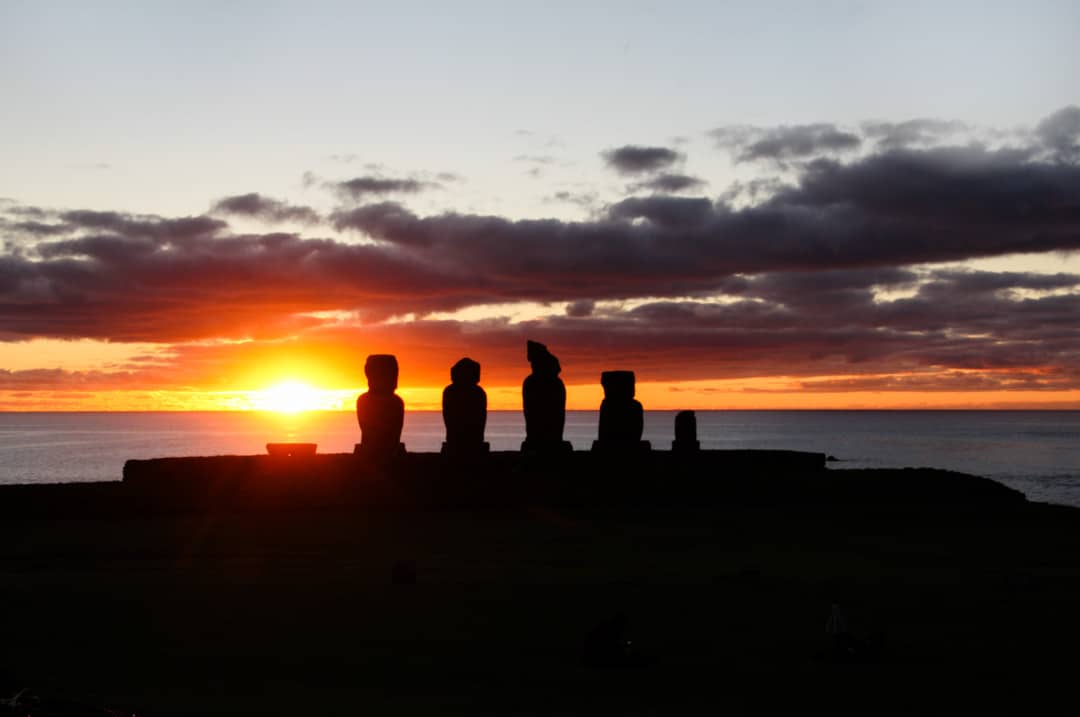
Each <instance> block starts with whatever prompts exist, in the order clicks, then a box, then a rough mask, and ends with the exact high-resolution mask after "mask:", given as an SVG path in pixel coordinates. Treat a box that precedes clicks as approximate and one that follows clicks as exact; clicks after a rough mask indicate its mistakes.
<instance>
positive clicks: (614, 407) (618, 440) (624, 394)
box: [593, 371, 649, 452]
mask: <svg viewBox="0 0 1080 717" xmlns="http://www.w3.org/2000/svg"><path fill="white" fill-rule="evenodd" d="M600 384H601V385H602V386H603V387H604V400H603V401H602V402H601V403H600V431H599V437H598V439H597V440H596V442H595V443H593V450H604V451H620V452H631V451H638V450H648V448H649V442H648V441H643V440H641V432H642V430H644V428H645V411H644V409H642V407H641V403H640V402H639V401H637V400H635V399H634V372H633V371H604V372H603V373H602V374H600Z"/></svg>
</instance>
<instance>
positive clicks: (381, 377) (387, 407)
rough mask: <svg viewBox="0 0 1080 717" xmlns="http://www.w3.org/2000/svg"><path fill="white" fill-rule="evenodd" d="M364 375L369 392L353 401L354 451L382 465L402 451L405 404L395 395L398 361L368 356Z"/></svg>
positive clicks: (379, 355) (386, 355)
mask: <svg viewBox="0 0 1080 717" xmlns="http://www.w3.org/2000/svg"><path fill="white" fill-rule="evenodd" d="M364 375H365V376H366V377H367V382H368V390H367V393H364V394H361V395H360V397H359V398H357V399H356V420H357V422H358V423H359V424H360V443H359V444H357V446H356V451H355V452H356V453H362V454H364V455H367V456H369V457H370V458H371V459H372V460H374V461H376V462H380V463H381V462H385V461H386V460H388V459H390V458H393V457H394V456H397V455H399V454H401V453H404V452H405V444H403V443H402V442H401V427H402V425H403V424H404V422H405V402H404V401H402V400H401V397H400V396H398V395H397V394H396V393H394V391H396V390H397V383H398V363H397V358H396V357H395V356H392V355H390V354H372V355H371V356H368V357H367V361H366V362H365V363H364Z"/></svg>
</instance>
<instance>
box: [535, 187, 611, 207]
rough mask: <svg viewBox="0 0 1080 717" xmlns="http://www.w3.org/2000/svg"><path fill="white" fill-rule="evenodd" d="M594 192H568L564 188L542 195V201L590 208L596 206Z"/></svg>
mask: <svg viewBox="0 0 1080 717" xmlns="http://www.w3.org/2000/svg"><path fill="white" fill-rule="evenodd" d="M597 199H598V197H597V195H596V192H569V191H566V190H563V191H558V192H555V193H554V194H552V195H550V196H547V197H544V202H546V203H549V204H550V203H555V202H562V203H566V204H576V205H577V206H579V207H583V208H585V209H591V208H593V207H594V206H596V203H597Z"/></svg>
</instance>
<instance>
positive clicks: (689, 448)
mask: <svg viewBox="0 0 1080 717" xmlns="http://www.w3.org/2000/svg"><path fill="white" fill-rule="evenodd" d="M700 448H701V444H700V443H698V438H697V416H695V415H694V412H693V411H679V412H678V413H676V414H675V440H674V441H672V442H671V450H673V451H675V452H676V453H693V452H695V451H697V450H699V449H700Z"/></svg>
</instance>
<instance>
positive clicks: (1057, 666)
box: [0, 503, 1080, 715]
mask: <svg viewBox="0 0 1080 717" xmlns="http://www.w3.org/2000/svg"><path fill="white" fill-rule="evenodd" d="M3 512H4V515H5V517H4V519H3V523H2V524H0V635H2V637H3V642H2V644H3V648H2V649H3V652H2V653H0V670H2V674H0V684H2V685H3V686H4V690H5V691H6V692H7V694H4V695H2V696H4V697H6V696H8V695H9V694H11V693H13V692H14V691H15V690H16V689H18V688H21V687H30V688H31V689H32V690H34V691H35V692H37V693H38V694H41V695H48V696H51V697H54V698H59V697H64V698H69V699H72V700H76V701H78V702H80V703H82V704H86V705H108V706H110V707H112V708H115V709H118V710H127V712H126V713H130V712H132V711H134V712H135V713H137V714H152V715H160V714H170V715H172V714H175V715H182V714H183V715H187V714H313V715H319V714H359V713H362V712H371V713H375V714H383V713H416V712H421V713H430V712H498V713H532V714H552V713H571V714H594V713H623V714H672V713H689V712H691V711H693V712H697V711H698V710H700V709H702V708H703V707H708V708H709V709H711V710H714V711H724V712H729V713H730V712H734V713H736V714H741V713H747V712H783V713H792V712H803V711H807V710H810V709H811V708H812V707H813V708H820V707H824V708H826V710H827V711H834V712H836V711H842V712H859V713H863V714H915V713H919V714H925V713H931V712H939V711H950V712H964V713H967V712H971V711H975V710H978V711H981V712H987V711H989V712H995V713H1008V712H1025V711H1031V710H1032V709H1033V708H1034V707H1036V706H1037V703H1038V701H1039V700H1043V699H1045V700H1049V695H1050V694H1051V693H1052V692H1051V689H1050V688H1052V687H1053V686H1054V685H1055V684H1057V685H1059V686H1060V685H1068V683H1069V681H1070V680H1071V673H1072V671H1073V670H1074V669H1075V667H1076V664H1077V663H1078V662H1080V657H1078V655H1080V650H1078V649H1077V646H1078V645H1080V566H1078V562H1077V556H1078V555H1080V520H1078V518H1080V514H1078V512H1077V511H1075V510H1073V509H1069V508H1058V507H1052V506H1045V505H1038V504H1025V503H1009V504H1003V505H1000V506H994V505H983V506H970V507H965V506H963V505H922V506H918V505H894V506H892V507H889V506H886V505H881V504H877V505H858V504H850V505H830V504H820V503H819V504H814V505H791V504H789V505H767V504H764V505H762V504H758V505H747V504H741V505H736V504H729V505H716V506H712V507H693V506H682V507H668V508H662V509H660V508H649V507H642V506H639V507H631V506H624V507H621V508H618V509H599V508H596V507H591V508H586V507H580V506H579V507H577V508H556V507H551V506H548V507H544V506H543V505H540V504H534V505H528V504H525V505H520V506H517V507H512V508H511V507H504V508H500V509H484V510H464V509H456V510H450V509H441V510H419V509H413V510H407V509H400V508H398V509H389V508H386V509H366V510H365V509H358V508H355V507H350V508H348V509H341V510H326V509H323V510H308V511H264V512H259V511H254V512H250V511H249V512H235V511H209V512H204V513H189V514H176V515H158V516H155V517H153V518H147V517H142V518H140V517H135V516H128V517H117V516H109V515H99V516H98V517H93V518H86V517H84V518H79V517H74V516H70V515H69V516H68V517H47V516H40V515H38V516H36V517H30V518H20V517H19V516H17V515H13V514H12V512H13V511H10V510H7V511H3ZM403 561H404V562H407V563H409V564H411V566H413V567H414V569H415V582H412V583H411V584H410V581H409V580H408V579H405V580H402V579H397V580H395V578H394V576H395V565H396V564H400V563H402V562H403ZM406 572H408V571H406ZM400 573H401V571H400V565H399V571H398V575H399V577H400ZM833 602H838V603H839V604H840V605H841V607H842V610H843V611H844V613H845V614H846V616H847V617H848V619H849V622H850V624H851V627H852V630H853V632H854V633H855V634H856V636H857V637H858V638H859V639H860V640H862V641H864V644H865V645H866V647H865V649H864V650H863V652H862V653H861V654H860V655H857V656H856V657H853V658H850V659H838V658H837V657H836V656H835V655H834V654H833V651H832V643H831V641H830V638H829V636H828V635H827V634H826V630H825V623H826V620H827V618H828V617H829V614H830V606H831V604H832V603H833ZM618 613H622V614H624V615H625V616H626V617H627V618H628V621H629V628H628V633H627V634H628V637H630V638H632V640H633V648H632V649H633V650H634V651H635V653H636V654H637V655H639V656H641V658H642V660H643V661H644V662H645V663H646V664H644V665H641V666H636V667H621V668H620V667H609V668H596V667H589V666H586V665H585V664H584V663H583V659H582V654H583V645H584V641H585V637H586V635H587V634H588V633H589V631H590V630H591V629H592V628H593V627H594V626H595V625H597V624H598V623H599V622H601V621H603V620H605V619H608V618H610V617H612V616H613V615H615V614H618ZM14 713H15V712H13V714H14ZM0 714H3V708H0Z"/></svg>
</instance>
